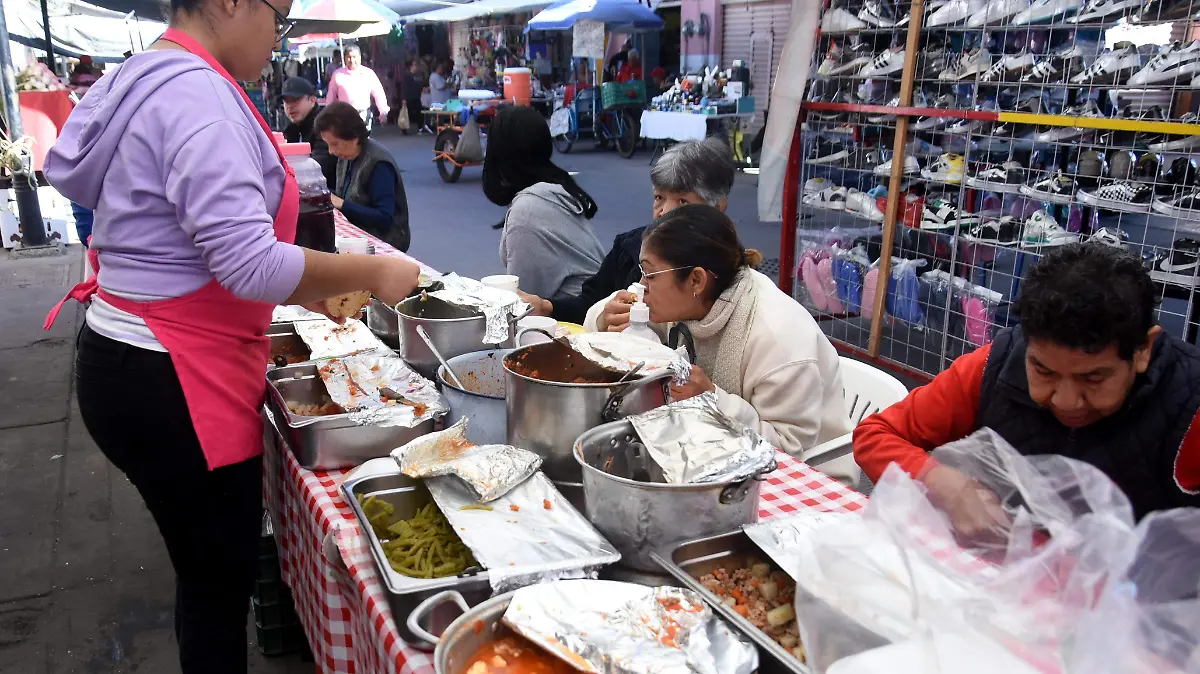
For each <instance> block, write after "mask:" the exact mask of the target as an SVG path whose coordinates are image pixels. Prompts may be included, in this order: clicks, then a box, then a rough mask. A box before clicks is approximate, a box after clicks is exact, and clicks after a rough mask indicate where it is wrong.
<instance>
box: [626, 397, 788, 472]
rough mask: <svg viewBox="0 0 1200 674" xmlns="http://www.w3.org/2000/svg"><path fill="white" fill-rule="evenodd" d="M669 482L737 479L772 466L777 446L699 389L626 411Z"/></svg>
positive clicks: (768, 469) (770, 468)
mask: <svg viewBox="0 0 1200 674" xmlns="http://www.w3.org/2000/svg"><path fill="white" fill-rule="evenodd" d="M629 421H630V423H632V424H633V428H634V430H636V431H637V434H638V437H639V438H641V441H642V444H643V445H645V446H646V450H647V453H648V454H649V455H650V458H651V459H653V460H654V462H655V463H656V464H658V467H659V468H661V469H662V474H663V477H664V478H665V479H666V481H667V482H668V483H669V484H697V483H702V482H735V481H738V480H744V479H746V478H748V477H751V476H753V475H759V474H761V473H767V472H770V471H772V470H774V469H775V468H774V466H775V448H774V447H772V446H771V443H769V442H767V441H766V440H765V439H763V437H762V436H761V435H759V434H758V433H757V432H755V431H754V430H753V429H751V428H747V427H745V426H743V425H742V424H741V423H739V422H738V421H735V420H734V419H732V418H730V417H729V416H728V415H726V414H725V413H724V412H722V411H721V410H719V409H717V394H716V393H713V392H711V391H710V392H707V393H703V394H701V395H698V396H695V397H693V398H688V399H687V400H680V401H678V402H673V403H671V404H669V405H666V406H663V407H658V408H655V409H652V410H650V411H649V412H644V413H642V414H638V415H636V416H632V417H629Z"/></svg>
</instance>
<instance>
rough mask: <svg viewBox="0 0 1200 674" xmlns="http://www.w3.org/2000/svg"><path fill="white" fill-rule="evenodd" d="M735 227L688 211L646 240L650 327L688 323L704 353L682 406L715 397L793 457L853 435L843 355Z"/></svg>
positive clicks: (709, 213) (706, 210)
mask: <svg viewBox="0 0 1200 674" xmlns="http://www.w3.org/2000/svg"><path fill="white" fill-rule="evenodd" d="M761 262H762V255H760V254H759V252H758V251H756V250H747V249H745V248H744V247H742V244H741V241H739V239H738V235H737V228H736V227H735V226H734V224H733V221H732V220H730V219H729V217H728V216H726V215H725V214H724V213H722V212H721V211H720V210H718V209H716V208H713V207H712V206H706V205H687V206H680V207H678V208H676V209H674V210H672V211H670V212H668V213H667V214H666V215H663V216H662V217H660V218H659V219H657V220H655V221H654V222H653V223H651V225H650V226H649V227H647V228H646V232H645V234H644V235H643V237H642V251H641V265H640V267H641V271H642V283H643V284H644V285H645V286H646V296H645V300H646V304H647V306H648V307H649V309H650V321H651V322H653V323H658V324H674V323H684V324H685V325H687V327H688V330H689V331H690V332H691V335H692V339H693V340H694V342H695V347H696V364H695V365H693V366H692V376H691V379H690V381H688V383H687V384H684V385H683V386H675V387H672V388H671V398H672V399H673V400H684V399H687V398H691V397H693V396H697V395H700V394H701V393H705V392H708V391H715V392H716V395H717V404H718V406H719V407H720V408H721V410H722V411H724V412H725V413H726V414H728V415H729V416H731V417H733V418H735V419H737V420H738V421H741V422H742V423H743V424H745V425H746V426H748V427H750V428H754V429H756V430H757V431H758V432H759V433H761V434H762V435H763V437H765V438H766V439H767V440H768V441H769V442H771V444H773V445H775V446H776V447H778V448H779V449H782V450H783V451H785V452H788V453H789V454H794V455H796V456H802V455H803V453H804V450H806V449H809V448H811V447H814V446H816V445H817V444H819V443H821V442H824V441H826V440H829V439H831V438H835V437H837V436H840V435H843V434H845V433H848V432H849V431H850V429H851V425H850V420H849V418H848V417H847V415H846V408H845V402H844V400H843V397H842V380H841V375H840V372H839V369H838V355H837V352H836V351H834V348H833V345H832V344H830V343H829V340H828V339H827V338H826V337H825V334H824V333H823V332H821V329H820V328H819V327H817V322H816V321H815V320H813V317H812V316H810V315H809V313H808V312H807V311H806V310H805V309H804V307H803V306H801V305H800V304H799V303H798V302H796V301H795V300H793V299H792V298H791V297H788V296H787V294H785V293H784V292H783V291H781V290H780V289H779V288H777V287H776V286H775V284H774V283H772V282H771V279H769V278H767V277H766V276H764V275H762V274H760V273H759V272H757V271H755V270H754V267H756V266H758V264H760V263H761Z"/></svg>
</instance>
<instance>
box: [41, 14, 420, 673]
mask: <svg viewBox="0 0 1200 674" xmlns="http://www.w3.org/2000/svg"><path fill="white" fill-rule="evenodd" d="M290 11H291V1H290V0H258V1H256V2H236V1H235V0H171V1H170V12H171V17H170V22H169V27H168V29H167V31H166V32H165V33H164V34H163V36H162V37H161V38H159V40H158V41H157V42H155V43H154V44H153V45H151V47H150V48H149V49H148V50H146V51H144V52H141V53H138V54H133V55H131V56H130V57H129V58H128V59H127V60H126V61H125V62H124V63H122V64H121V65H120V66H118V67H117V69H116V70H115V71H114V72H112V73H111V74H110V75H109V76H108V77H103V78H101V79H100V80H99V81H98V82H96V84H95V85H93V86H92V88H91V90H90V91H89V92H88V95H87V96H85V97H84V98H83V100H82V101H80V103H79V104H78V105H77V106H76V107H75V110H74V111H73V112H72V113H71V115H70V117H69V118H68V119H67V123H66V125H65V126H64V127H63V129H62V133H61V134H60V135H59V137H58V141H57V143H56V144H55V145H54V147H52V148H51V149H50V152H49V154H48V156H47V159H46V165H45V174H46V177H47V179H48V180H49V182H50V183H51V184H52V185H53V186H54V187H55V189H57V190H58V191H59V192H60V193H62V194H63V195H64V196H66V197H67V198H68V199H70V200H72V201H74V202H76V203H79V204H81V205H83V206H84V207H86V208H90V209H93V210H94V211H95V216H96V217H95V226H94V230H93V232H92V248H91V249H90V250H89V253H88V259H89V262H90V263H91V264H92V268H93V270H96V271H97V275H96V276H93V277H91V278H89V279H88V280H87V281H85V282H83V283H80V284H79V285H77V286H75V287H74V288H73V289H72V290H71V292H70V294H69V295H68V296H67V297H66V298H64V299H63V301H62V302H60V303H59V305H58V306H56V307H55V308H54V309H53V310H52V311H51V313H50V315H49V316H47V321H46V327H47V328H48V327H49V326H50V325H52V324H53V321H54V319H55V318H56V317H57V314H58V312H59V310H60V309H61V307H62V306H63V304H64V303H65V302H66V301H67V299H75V300H78V301H80V302H87V303H88V306H87V314H86V321H85V324H84V326H83V328H82V330H81V331H80V333H79V336H78V342H77V344H78V348H77V355H76V363H75V390H76V395H77V396H78V402H79V412H80V415H81V416H82V418H83V422H84V424H85V426H86V427H87V430H88V433H90V434H91V436H92V438H93V440H95V442H96V445H97V446H98V447H99V448H100V451H101V452H103V453H104V455H105V457H107V458H108V460H109V461H111V462H112V463H113V465H114V466H116V467H117V469H119V470H120V471H121V472H123V473H124V474H125V476H126V477H128V478H129V481H130V482H131V483H132V484H133V486H134V487H136V488H137V490H138V493H139V494H140V495H141V497H142V499H143V500H144V501H145V504H146V507H147V509H148V510H149V511H150V514H151V515H153V517H154V521H155V524H156V525H157V526H158V530H159V533H160V534H161V535H162V538H163V541H164V542H165V544H166V548H167V552H168V554H169V555H170V559H171V565H172V566H173V567H174V570H175V575H176V589H175V636H176V640H177V643H178V645H179V661H180V670H177V671H182V672H183V674H212V673H214V672H221V673H223V674H244V673H245V672H246V671H247V669H248V666H249V663H248V661H247V648H246V647H247V639H246V617H247V613H248V609H249V604H250V595H251V592H252V591H253V589H254V579H255V575H256V573H257V571H258V559H259V558H258V552H259V539H260V537H261V535H262V503H263V491H262V484H263V475H262V471H263V459H262V452H263V421H262V416H261V414H262V401H263V396H264V395H265V394H266V384H265V380H264V379H263V371H264V370H263V368H264V367H265V366H266V363H267V362H268V360H269V359H270V341H269V340H268V339H267V337H266V336H265V332H266V330H267V328H268V326H269V325H270V323H271V313H272V310H273V309H274V307H275V306H276V305H278V304H302V305H305V306H307V307H309V308H311V309H313V310H317V311H322V310H324V301H325V300H326V299H328V298H331V297H334V296H337V295H341V294H343V293H348V292H355V291H362V290H370V291H371V292H372V293H374V294H375V295H377V296H379V297H380V299H381V300H382V301H384V302H387V303H389V304H390V303H392V302H398V301H400V300H401V299H403V298H404V297H406V296H407V295H408V294H409V292H411V290H412V289H413V288H414V287H415V286H416V283H417V274H418V273H419V271H420V270H419V268H418V267H417V265H416V264H414V263H413V262H411V261H407V260H404V259H402V258H396V257H388V256H370V255H333V254H328V253H321V252H317V251H313V250H307V249H304V248H300V247H297V246H295V245H293V244H292V243H291V242H292V241H293V240H294V237H295V234H296V224H297V216H298V214H299V210H300V208H299V189H298V186H297V184H296V179H295V178H294V177H293V176H292V175H291V173H290V171H289V170H288V169H287V164H286V162H285V161H284V159H283V156H282V153H281V152H280V150H279V147H278V144H277V143H276V142H275V140H274V137H273V136H272V135H271V132H270V129H269V127H268V126H267V123H266V122H265V121H264V120H263V118H262V116H261V115H260V114H259V113H258V111H257V109H256V108H255V107H254V105H253V104H252V103H251V101H250V99H249V97H248V96H247V95H246V94H245V92H244V91H243V90H242V89H241V87H239V86H238V81H247V80H254V79H257V78H258V77H259V75H260V73H261V72H262V69H263V67H264V65H265V64H266V63H267V62H268V60H269V59H270V56H271V51H272V50H273V49H274V48H275V47H276V45H278V44H279V43H280V41H281V40H282V39H283V38H284V37H285V36H286V35H287V33H288V31H289V30H290V28H291V26H292V24H291V22H289V21H288V20H287V15H288V13H289V12H290Z"/></svg>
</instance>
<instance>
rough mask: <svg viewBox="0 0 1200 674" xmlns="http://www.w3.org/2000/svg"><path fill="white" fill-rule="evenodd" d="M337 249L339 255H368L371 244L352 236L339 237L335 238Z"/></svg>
mask: <svg viewBox="0 0 1200 674" xmlns="http://www.w3.org/2000/svg"><path fill="white" fill-rule="evenodd" d="M337 249H338V252H339V253H357V254H358V255H370V254H371V242H370V241H367V240H366V239H360V238H357V237H352V236H339V237H338V238H337Z"/></svg>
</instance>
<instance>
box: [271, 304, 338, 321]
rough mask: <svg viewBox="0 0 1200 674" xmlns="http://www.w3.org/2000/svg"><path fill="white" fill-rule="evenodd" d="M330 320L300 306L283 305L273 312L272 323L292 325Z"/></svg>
mask: <svg viewBox="0 0 1200 674" xmlns="http://www.w3.org/2000/svg"><path fill="white" fill-rule="evenodd" d="M322 320H328V319H327V318H326V317H325V316H324V315H322V314H318V313H317V312H315V311H309V310H308V309H305V308H304V307H302V306H300V305H298V304H281V305H279V306H277V307H275V308H274V309H273V310H271V322H272V323H291V322H293V321H322Z"/></svg>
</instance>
